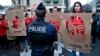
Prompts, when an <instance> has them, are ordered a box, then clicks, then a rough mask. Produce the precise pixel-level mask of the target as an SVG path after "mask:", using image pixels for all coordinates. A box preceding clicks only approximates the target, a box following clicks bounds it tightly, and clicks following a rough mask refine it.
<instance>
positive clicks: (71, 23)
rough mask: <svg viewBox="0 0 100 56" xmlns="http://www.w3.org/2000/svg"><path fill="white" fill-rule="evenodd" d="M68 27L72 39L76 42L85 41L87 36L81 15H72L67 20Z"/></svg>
mask: <svg viewBox="0 0 100 56" xmlns="http://www.w3.org/2000/svg"><path fill="white" fill-rule="evenodd" d="M66 29H67V31H68V33H69V34H70V39H71V40H73V41H75V42H84V41H85V40H86V36H85V25H84V21H83V20H82V18H81V17H79V16H71V17H70V18H68V20H66Z"/></svg>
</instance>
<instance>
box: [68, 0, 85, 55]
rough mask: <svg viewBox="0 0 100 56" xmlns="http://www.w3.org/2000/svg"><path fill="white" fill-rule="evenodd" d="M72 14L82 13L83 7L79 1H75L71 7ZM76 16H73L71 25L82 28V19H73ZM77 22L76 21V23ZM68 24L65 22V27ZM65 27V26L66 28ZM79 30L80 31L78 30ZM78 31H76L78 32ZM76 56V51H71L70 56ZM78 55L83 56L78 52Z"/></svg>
mask: <svg viewBox="0 0 100 56" xmlns="http://www.w3.org/2000/svg"><path fill="white" fill-rule="evenodd" d="M72 12H73V13H83V12H84V10H83V7H82V4H81V3H80V2H79V1H77V2H75V3H74V6H73V11H72ZM75 17H76V16H74V18H73V17H72V18H73V24H74V25H76V24H77V25H80V24H81V25H82V26H84V22H83V20H82V19H79V17H78V18H75ZM77 20H78V21H77ZM67 24H68V22H66V25H67ZM66 27H67V26H66ZM79 30H80V29H79ZM79 30H78V31H79ZM83 30H84V29H82V32H83V34H84V31H83ZM78 31H76V32H77V33H78ZM75 55H76V51H72V56H75ZM79 55H80V56H83V53H81V52H79Z"/></svg>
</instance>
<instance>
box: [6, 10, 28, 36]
mask: <svg viewBox="0 0 100 56" xmlns="http://www.w3.org/2000/svg"><path fill="white" fill-rule="evenodd" d="M6 20H7V23H8V28H9V29H8V30H7V36H26V26H25V20H24V12H23V11H22V10H20V9H12V10H8V11H7V14H6Z"/></svg>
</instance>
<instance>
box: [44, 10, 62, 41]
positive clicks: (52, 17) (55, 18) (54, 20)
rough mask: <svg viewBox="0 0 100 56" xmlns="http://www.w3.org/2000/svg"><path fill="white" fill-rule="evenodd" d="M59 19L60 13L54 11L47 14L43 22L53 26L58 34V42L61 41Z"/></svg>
mask: <svg viewBox="0 0 100 56" xmlns="http://www.w3.org/2000/svg"><path fill="white" fill-rule="evenodd" d="M61 17H62V13H61V12H57V11H54V12H53V13H47V14H46V18H45V20H46V21H48V22H49V23H51V24H52V25H54V26H55V28H56V30H57V33H58V40H61V32H60V31H61V26H60V24H61Z"/></svg>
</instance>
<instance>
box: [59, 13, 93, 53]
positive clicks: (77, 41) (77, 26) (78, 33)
mask: <svg viewBox="0 0 100 56" xmlns="http://www.w3.org/2000/svg"><path fill="white" fill-rule="evenodd" d="M91 18H92V16H91V14H89V13H78V14H74V13H64V14H63V20H62V24H61V27H62V29H61V34H62V42H63V44H64V46H65V48H68V49H71V50H75V51H80V52H83V53H89V52H90V43H91V23H90V19H91Z"/></svg>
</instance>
